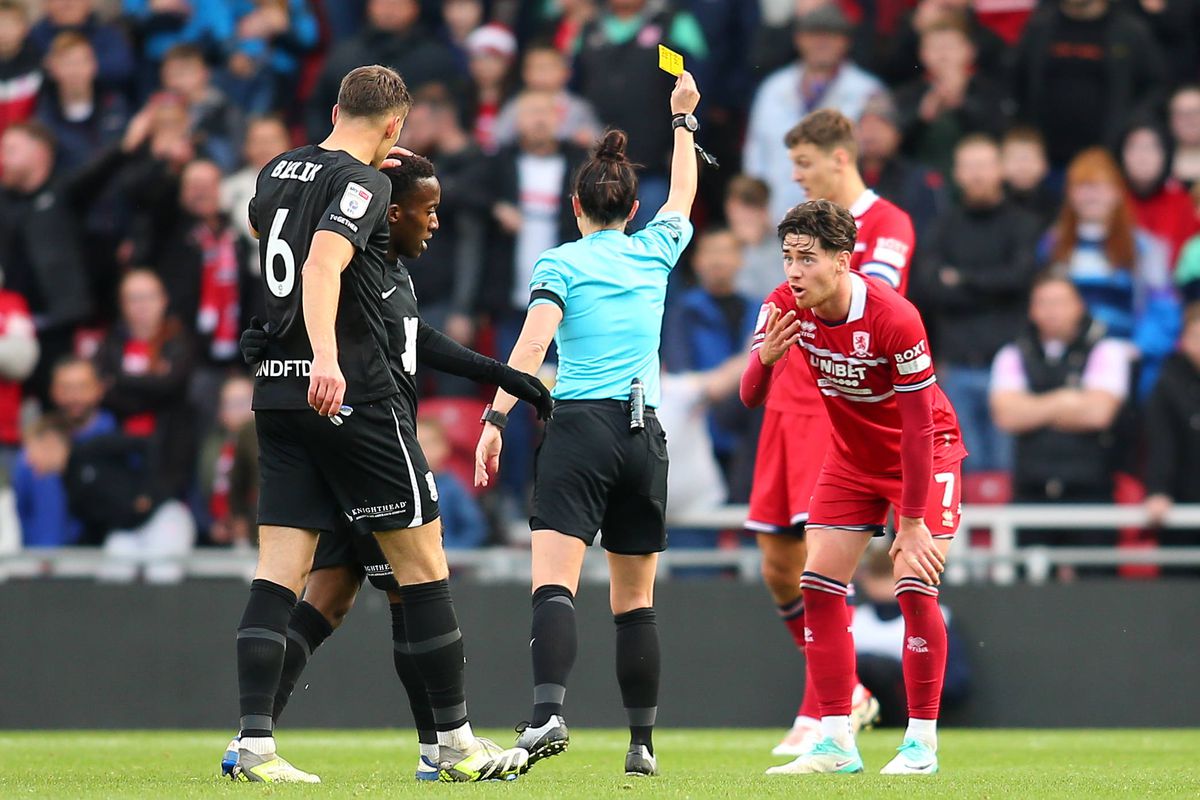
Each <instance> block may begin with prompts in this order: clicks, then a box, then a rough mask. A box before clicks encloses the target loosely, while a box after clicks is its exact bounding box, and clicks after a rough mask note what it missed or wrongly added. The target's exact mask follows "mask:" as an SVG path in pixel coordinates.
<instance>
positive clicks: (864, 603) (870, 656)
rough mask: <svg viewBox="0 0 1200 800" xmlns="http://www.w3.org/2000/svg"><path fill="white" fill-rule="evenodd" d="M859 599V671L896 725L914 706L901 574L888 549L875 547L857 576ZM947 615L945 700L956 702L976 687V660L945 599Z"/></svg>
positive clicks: (884, 718) (885, 717)
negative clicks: (904, 660) (899, 595)
mask: <svg viewBox="0 0 1200 800" xmlns="http://www.w3.org/2000/svg"><path fill="white" fill-rule="evenodd" d="M854 587H855V589H856V590H857V592H858V594H857V598H858V602H857V603H856V604H855V606H854V609H853V612H852V613H853V626H854V650H855V662H856V664H857V667H858V676H859V678H860V679H861V680H862V682H863V685H864V686H866V687H867V688H868V689H870V690H871V693H872V694H874V695H875V697H876V698H878V700H879V706H880V721H881V722H882V724H884V725H887V726H896V725H899V724H901V723H902V722H903V720H904V719H905V717H906V715H907V712H908V706H907V701H906V697H905V690H904V669H903V666H902V665H901V656H902V654H903V653H904V646H905V637H904V618H903V616H902V615H901V613H900V604H899V603H898V602H897V601H896V578H895V576H894V575H893V574H892V560H891V559H890V558H888V554H887V550H886V549H884V548H882V547H871V548H870V549H868V550H867V555H866V557H865V558H864V559H863V562H862V564H861V565H860V566H859V568H858V573H857V575H856V577H855V579H854ZM940 608H941V612H942V617H943V618H944V619H945V621H946V639H947V650H946V675H945V678H944V682H943V684H942V706H943V707H947V708H950V707H953V706H955V705H958V704H959V703H961V702H962V701H963V700H964V699H966V696H967V693H968V691H969V690H970V665H969V663H968V662H967V657H966V653H965V652H964V648H963V644H962V641H961V640H960V639H959V638H958V636H957V635H956V633H955V630H954V628H953V627H951V624H950V616H951V614H950V609H949V607H947V606H946V605H944V604H943V605H941V606H940Z"/></svg>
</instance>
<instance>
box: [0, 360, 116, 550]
mask: <svg viewBox="0 0 1200 800" xmlns="http://www.w3.org/2000/svg"><path fill="white" fill-rule="evenodd" d="M103 396H104V386H103V385H102V384H101V383H100V378H99V376H98V375H97V373H96V367H95V366H94V365H93V364H92V362H91V361H88V360H87V359H82V358H68V359H66V360H64V361H60V362H59V363H58V364H57V365H55V367H54V373H53V376H52V378H51V383H50V399H51V401H52V402H53V404H54V412H53V413H52V414H48V415H47V416H46V417H44V418H42V420H39V421H38V422H36V423H34V424H33V425H31V426H30V427H29V428H28V429H27V430H26V431H25V436H24V448H23V449H22V451H21V454H20V455H19V456H18V457H17V460H16V462H15V463H14V464H13V474H12V485H13V492H14V494H15V495H16V501H17V515H18V517H19V518H20V520H21V531H22V540H23V542H24V545H25V546H26V547H61V546H64V545H70V544H77V543H79V542H80V538H81V537H82V536H83V524H82V523H81V522H80V521H79V520H77V519H75V518H74V517H72V516H71V514H70V512H69V511H68V510H67V492H66V489H65V488H64V486H63V481H62V473H63V470H64V469H66V464H67V458H68V457H69V455H70V451H71V442H72V441H74V442H82V441H86V440H88V439H90V438H92V437H94V436H100V435H103V434H108V433H114V432H115V431H116V430H117V422H116V419H115V418H114V417H113V415H112V414H110V413H109V412H108V411H105V410H103V409H102V408H100V400H101V398H102V397H103Z"/></svg>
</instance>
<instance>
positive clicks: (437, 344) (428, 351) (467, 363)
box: [417, 320, 501, 383]
mask: <svg viewBox="0 0 1200 800" xmlns="http://www.w3.org/2000/svg"><path fill="white" fill-rule="evenodd" d="M417 363H419V364H427V365H428V366H430V367H432V368H433V369H436V370H437V371H438V372H445V373H446V374H447V375H458V376H459V377H462V378H467V379H469V380H473V381H476V382H479V383H491V382H493V381H494V380H495V378H496V374H497V372H498V371H499V369H500V367H501V364H500V362H499V361H497V360H496V359H494V358H488V357H487V356H485V355H482V354H480V353H476V352H475V351H474V350H472V349H470V348H469V347H463V346H462V345H461V344H459V343H458V342H456V341H454V340H453V339H451V338H450V337H449V336H447V335H446V334H444V333H442V332H441V331H439V330H438V329H437V328H434V327H433V326H431V325H429V324H427V323H426V322H425V320H421V321H420V323H418V326H417Z"/></svg>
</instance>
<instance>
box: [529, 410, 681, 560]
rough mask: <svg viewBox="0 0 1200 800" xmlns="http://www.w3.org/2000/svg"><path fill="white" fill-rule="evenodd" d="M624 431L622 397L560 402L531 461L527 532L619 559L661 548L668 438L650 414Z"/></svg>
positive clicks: (626, 421)
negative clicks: (561, 536) (557, 536)
mask: <svg viewBox="0 0 1200 800" xmlns="http://www.w3.org/2000/svg"><path fill="white" fill-rule="evenodd" d="M645 420H646V426H645V427H644V428H642V429H641V430H638V431H631V430H630V429H629V404H628V403H627V402H624V401H621V400H562V401H559V402H557V403H555V405H554V416H553V417H551V419H550V421H549V422H547V423H546V434H545V437H544V438H543V439H542V443H541V445H540V446H539V447H538V451H537V458H536V461H535V464H534V482H533V515H532V516H531V517H530V519H529V527H530V528H531V529H532V530H535V531H539V530H553V531H558V532H560V533H565V534H567V535H568V536H575V537H577V538H579V539H582V540H583V541H584V542H586V543H587V544H589V545H590V544H591V543H592V542H593V541H595V539H596V533H597V531H603V536H602V538H601V542H600V543H601V545H602V546H603V547H604V549H605V550H608V551H609V552H612V553H618V554H621V555H645V554H648V553H658V552H661V551H663V550H665V549H666V548H667V528H666V507H667V436H666V434H665V433H664V432H663V429H662V425H660V424H659V422H658V417H657V416H656V415H655V414H654V410H653V409H646V415H645Z"/></svg>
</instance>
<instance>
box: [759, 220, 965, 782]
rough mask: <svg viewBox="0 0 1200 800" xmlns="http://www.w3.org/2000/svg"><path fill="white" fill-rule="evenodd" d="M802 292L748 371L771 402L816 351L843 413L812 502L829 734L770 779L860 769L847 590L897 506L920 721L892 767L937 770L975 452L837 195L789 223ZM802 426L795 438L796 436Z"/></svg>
mask: <svg viewBox="0 0 1200 800" xmlns="http://www.w3.org/2000/svg"><path fill="white" fill-rule="evenodd" d="M779 236H780V240H781V242H782V245H783V263H784V272H785V274H786V275H787V282H788V288H789V290H790V291H791V297H790V298H788V300H787V301H786V302H784V303H783V304H782V305H781V306H774V305H772V306H770V307H769V308H768V311H767V320H766V323H765V328H764V334H763V336H762V337H761V338H759V339H758V340H756V342H755V344H754V346H753V350H752V353H751V357H750V364H749V366H748V368H747V370H746V372H745V374H744V375H743V377H742V386H741V395H742V399H743V401H744V402H746V403H747V404H748V405H752V404H756V403H757V402H761V399H762V397H763V396H764V395H765V394H766V392H767V389H768V387H769V386H770V381H771V373H772V372H773V370H774V369H775V365H776V364H777V363H778V362H779V361H780V359H781V358H782V357H783V356H784V354H785V353H788V352H791V353H792V355H793V361H795V355H796V354H798V353H799V354H802V355H803V360H804V362H805V363H806V365H807V367H808V369H809V372H810V374H811V375H812V377H813V379H814V380H815V382H816V385H817V388H818V390H819V392H820V394H821V399H822V401H823V402H824V404H825V408H826V410H827V411H828V412H829V418H830V420H831V423H832V427H833V440H832V444H831V447H830V449H829V451H828V453H827V454H826V457H825V461H824V463H823V465H822V467H821V472H820V475H819V476H818V478H817V485H816V488H815V489H814V491H813V497H812V501H811V503H810V506H809V521H808V525H807V539H808V557H807V560H806V563H805V567H804V574H803V577H802V579H801V583H800V586H801V590H802V593H803V598H804V605H805V640H806V649H805V653H806V656H807V659H808V663H809V674H810V676H811V679H812V682H813V685H814V688H815V689H816V692H817V697H818V698H819V701H820V713H821V733H822V739H821V741H820V742H819V743H818V744H817V745H816V746H814V747H813V748H812V749H811V750H809V751H808V752H807V753H806V754H804V755H801V756H799V757H798V758H797V759H796V760H795V761H793V762H792V763H790V764H787V765H784V766H781V767H774V768H772V769H771V770H768V774H801V773H821V772H860V771H862V769H863V764H862V759H861V757H860V756H859V754H858V748H857V747H856V745H855V743H854V733H853V731H852V729H851V724H850V710H851V700H852V692H853V689H854V683H855V680H854V641H853V637H852V635H851V633H850V630H849V627H848V626H847V619H846V600H845V598H846V594H847V591H848V590H847V585H848V584H849V581H850V579H851V577H852V576H853V574H854V569H855V567H856V566H857V565H858V562H859V560H860V559H861V557H862V555H863V553H864V552H865V551H866V548H867V545H868V544H869V543H870V540H871V537H872V536H877V535H881V534H882V533H883V526H884V523H885V522H886V519H887V515H888V511H889V508H894V509H895V511H896V514H897V517H898V519H899V526H898V531H897V533H896V540H895V542H894V544H893V545H892V548H891V551H890V553H891V556H892V558H893V563H894V564H895V571H894V574H895V578H896V598H897V601H898V602H899V604H900V610H901V613H902V615H903V616H904V624H905V649H904V653H903V666H904V679H905V688H906V691H907V695H908V706H909V724H908V730H907V731H906V733H905V737H904V741H903V743H902V744H901V746H900V748H899V752H898V754H897V755H896V757H895V758H893V759H892V761H891V762H889V763H888V765H887V766H885V767H884V768H883V772H884V774H930V773H933V772H936V771H937V716H938V710H939V702H940V698H941V690H942V680H943V676H944V673H945V666H946V627H945V623H944V622H943V619H942V615H941V610H940V609H939V608H938V602H937V597H938V588H937V586H938V584H939V583H940V575H941V572H942V570H943V569H944V568H945V560H946V551H947V550H948V549H949V546H950V540H951V539H952V538H953V536H954V533H955V531H956V530H957V528H958V521H959V515H960V512H961V508H960V501H959V497H960V484H961V481H960V476H961V465H962V460H963V458H965V457H966V450H965V448H964V447H963V445H962V439H961V436H960V435H959V430H958V419H957V417H956V416H955V414H954V409H953V408H952V407H951V406H950V403H949V402H948V401H947V400H946V396H945V395H944V394H943V393H942V391H941V389H940V388H938V386H937V385H936V381H937V378H936V376H935V374H934V371H933V360H932V357H931V356H930V353H929V346H928V339H927V337H926V334H925V327H924V325H923V324H922V322H921V318H920V315H919V314H918V313H917V310H916V309H915V308H914V307H913V305H912V304H911V303H909V302H908V301H907V300H905V299H904V298H903V297H901V296H900V295H899V294H897V293H896V292H895V291H893V290H892V289H891V288H890V286H889V285H888V284H886V283H884V282H883V281H882V280H880V279H879V278H876V277H872V276H864V275H861V274H858V273H855V272H853V271H852V270H851V268H850V260H851V256H852V254H853V252H854V245H855V242H856V239H857V229H856V226H855V224H854V218H853V217H852V216H851V215H850V213H849V212H847V211H846V210H845V209H843V208H841V207H840V206H838V205H836V204H834V203H832V202H829V201H827V200H813V201H809V202H807V203H803V204H801V205H799V206H797V207H796V208H794V209H792V210H791V211H789V212H788V214H787V216H786V217H784V219H783V221H782V222H780V224H779ZM789 433H790V432H789Z"/></svg>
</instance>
